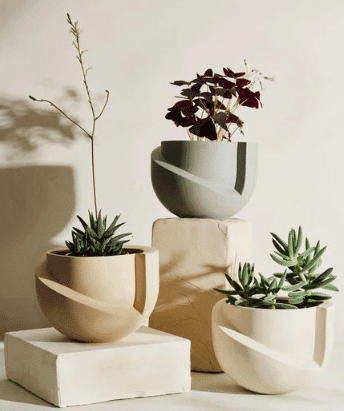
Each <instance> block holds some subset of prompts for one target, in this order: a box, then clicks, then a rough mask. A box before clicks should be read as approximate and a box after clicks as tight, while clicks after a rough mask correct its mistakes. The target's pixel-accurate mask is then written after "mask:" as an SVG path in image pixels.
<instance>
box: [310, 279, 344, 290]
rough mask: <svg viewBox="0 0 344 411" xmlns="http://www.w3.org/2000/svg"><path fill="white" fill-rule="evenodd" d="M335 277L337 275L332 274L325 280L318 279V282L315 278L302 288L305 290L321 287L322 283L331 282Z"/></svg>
mask: <svg viewBox="0 0 344 411" xmlns="http://www.w3.org/2000/svg"><path fill="white" fill-rule="evenodd" d="M336 278H337V277H335V276H333V277H329V278H326V279H325V280H323V281H320V282H318V281H316V280H315V281H313V282H311V283H310V284H306V285H304V286H303V288H304V289H305V290H311V289H313V288H321V287H323V286H324V285H327V284H329V283H331V282H332V281H333V280H335V279H336Z"/></svg>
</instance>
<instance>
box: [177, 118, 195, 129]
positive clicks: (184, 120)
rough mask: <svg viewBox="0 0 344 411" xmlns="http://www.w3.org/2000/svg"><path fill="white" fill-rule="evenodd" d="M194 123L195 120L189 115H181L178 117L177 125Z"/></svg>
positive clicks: (183, 125)
mask: <svg viewBox="0 0 344 411" xmlns="http://www.w3.org/2000/svg"><path fill="white" fill-rule="evenodd" d="M194 123H195V120H194V119H192V118H190V117H182V118H181V119H179V124H178V125H179V126H181V127H189V126H191V125H192V124H194Z"/></svg>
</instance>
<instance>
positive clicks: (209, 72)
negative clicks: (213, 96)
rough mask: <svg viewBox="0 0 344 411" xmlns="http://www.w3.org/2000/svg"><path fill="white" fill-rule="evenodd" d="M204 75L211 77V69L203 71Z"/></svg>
mask: <svg viewBox="0 0 344 411" xmlns="http://www.w3.org/2000/svg"><path fill="white" fill-rule="evenodd" d="M204 76H208V77H212V76H213V70H212V69H208V70H206V71H205V72H204Z"/></svg>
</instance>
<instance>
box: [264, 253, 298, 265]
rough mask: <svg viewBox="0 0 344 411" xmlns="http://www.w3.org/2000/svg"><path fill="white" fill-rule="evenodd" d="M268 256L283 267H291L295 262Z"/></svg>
mask: <svg viewBox="0 0 344 411" xmlns="http://www.w3.org/2000/svg"><path fill="white" fill-rule="evenodd" d="M270 256H271V258H272V259H273V260H274V261H275V262H276V263H277V264H280V265H283V266H285V267H292V266H294V265H295V261H287V260H282V259H280V258H277V257H276V256H274V255H273V254H270Z"/></svg>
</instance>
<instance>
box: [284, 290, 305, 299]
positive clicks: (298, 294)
mask: <svg viewBox="0 0 344 411" xmlns="http://www.w3.org/2000/svg"><path fill="white" fill-rule="evenodd" d="M307 294H308V291H293V292H291V293H288V296H289V297H291V298H296V297H303V296H305V295H307Z"/></svg>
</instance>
